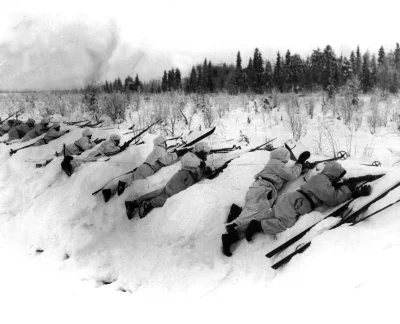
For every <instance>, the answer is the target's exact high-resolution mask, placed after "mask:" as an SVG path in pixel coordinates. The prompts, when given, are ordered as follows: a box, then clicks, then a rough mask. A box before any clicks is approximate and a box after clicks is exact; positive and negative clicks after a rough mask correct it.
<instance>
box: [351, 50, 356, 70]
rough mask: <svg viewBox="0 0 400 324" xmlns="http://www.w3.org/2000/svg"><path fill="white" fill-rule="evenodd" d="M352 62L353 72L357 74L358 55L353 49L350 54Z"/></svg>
mask: <svg viewBox="0 0 400 324" xmlns="http://www.w3.org/2000/svg"><path fill="white" fill-rule="evenodd" d="M350 64H351V74H352V75H356V74H357V63H356V56H355V55H354V52H353V51H352V52H351V54H350Z"/></svg>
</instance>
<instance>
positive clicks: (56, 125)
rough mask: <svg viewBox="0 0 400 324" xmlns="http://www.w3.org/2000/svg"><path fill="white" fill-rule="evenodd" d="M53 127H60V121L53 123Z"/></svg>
mask: <svg viewBox="0 0 400 324" xmlns="http://www.w3.org/2000/svg"><path fill="white" fill-rule="evenodd" d="M51 126H52V127H53V128H57V127H60V123H53V125H51Z"/></svg>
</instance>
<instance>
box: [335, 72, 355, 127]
mask: <svg viewBox="0 0 400 324" xmlns="http://www.w3.org/2000/svg"><path fill="white" fill-rule="evenodd" d="M358 89H359V81H358V80H357V79H352V80H350V81H348V82H347V83H346V85H345V86H344V87H343V95H342V97H341V98H340V101H339V107H340V111H341V113H342V116H343V122H344V124H345V125H347V126H349V125H351V121H352V119H353V117H354V115H355V114H356V113H357V112H358V111H359V98H358Z"/></svg>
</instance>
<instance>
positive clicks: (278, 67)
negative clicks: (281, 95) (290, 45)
mask: <svg viewBox="0 0 400 324" xmlns="http://www.w3.org/2000/svg"><path fill="white" fill-rule="evenodd" d="M283 78H284V74H283V68H282V60H281V54H280V53H279V52H278V54H277V56H276V63H275V69H274V84H275V86H277V87H278V89H279V91H280V92H283V86H284V83H285V80H284V79H283Z"/></svg>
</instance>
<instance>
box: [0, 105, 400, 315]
mask: <svg viewBox="0 0 400 324" xmlns="http://www.w3.org/2000/svg"><path fill="white" fill-rule="evenodd" d="M239 116H240V114H239V113H238V114H237V116H236V115H235V114H232V115H231V117H230V118H228V119H226V120H224V121H223V122H221V123H222V125H221V126H220V127H219V128H217V130H216V132H215V134H213V135H212V136H210V138H208V142H209V143H210V144H211V145H213V147H227V146H231V145H232V142H225V143H223V144H221V143H222V142H223V141H228V140H230V139H232V137H235V136H236V137H235V138H236V139H237V138H238V137H239V136H238V135H239V130H240V129H242V130H243V132H244V133H245V134H246V135H247V136H249V138H250V140H251V141H250V142H251V144H250V145H249V147H255V146H257V145H259V144H261V143H262V142H264V141H265V138H266V137H268V138H273V137H278V139H276V140H275V141H274V142H273V143H274V145H275V146H276V147H277V146H279V145H282V144H283V143H284V142H285V141H287V140H288V139H290V137H291V135H290V132H289V131H288V130H287V128H285V127H284V126H283V125H276V124H273V123H270V124H268V125H263V124H262V123H258V121H257V123H255V122H254V123H255V124H254V125H247V123H246V121H245V120H240V118H239ZM254 120H256V119H254ZM68 128H70V129H71V130H72V131H71V132H70V133H68V134H67V135H65V136H63V137H62V138H60V139H58V140H55V141H53V142H51V143H50V144H49V145H46V146H42V147H38V148H27V149H25V150H21V151H19V152H18V153H17V154H14V155H13V156H12V157H10V155H9V149H10V147H9V146H6V145H4V144H0V190H1V198H0V228H1V234H2V243H3V249H2V250H1V254H2V256H3V255H4V258H5V260H10V261H8V262H9V263H11V262H12V261H11V260H12V256H11V255H10V254H11V253H10V251H9V249H8V248H4V244H7V245H10V246H19V247H20V248H21V250H22V251H19V252H18V253H19V254H21V253H24V254H28V255H30V256H29V257H27V258H28V259H29V260H28V259H27V260H25V259H24V257H21V260H22V261H21V262H22V263H21V264H15V265H14V264H13V267H12V268H6V269H2V272H1V274H2V275H3V277H5V278H7V277H8V276H12V275H13V274H12V272H13V269H14V268H16V269H24V268H28V267H30V265H32V264H35V266H32V269H34V270H33V272H34V273H33V274H32V275H33V277H35V276H38V277H40V278H42V279H41V280H45V279H44V277H43V276H41V275H40V272H41V270H39V269H40V268H41V267H42V266H41V265H43V267H45V268H46V269H50V270H49V271H50V272H51V273H52V274H54V273H53V270H54V269H58V270H61V271H57V272H56V273H57V275H56V278H55V279H54V281H53V279H52V278H51V276H52V275H51V274H50V272H49V275H48V276H49V277H50V279H49V282H48V284H49V287H48V288H46V290H45V292H44V294H48V295H52V294H57V292H55V291H54V290H52V288H51V287H50V286H51V284H52V283H53V282H54V285H56V282H64V284H65V286H64V284H63V286H62V287H59V289H60V290H62V291H64V292H65V294H66V295H67V296H69V295H70V294H71V295H73V294H74V291H79V292H81V291H82V296H85V297H87V298H88V299H92V298H93V299H94V300H95V301H98V303H99V305H103V303H106V304H107V303H110V300H109V299H107V298H106V297H104V296H109V295H110V294H111V295H112V296H113V297H112V298H114V296H116V297H115V298H117V300H118V301H116V303H121V304H123V305H124V306H125V303H126V301H127V297H126V296H131V297H130V298H133V299H134V300H135V301H136V300H137V301H138V304H137V305H143V304H144V305H146V303H143V300H145V301H149V300H150V298H152V299H154V301H153V303H154V304H156V305H160V307H161V310H162V311H165V312H167V313H168V310H169V309H174V307H176V304H174V302H175V301H176V300H178V302H177V303H178V304H179V305H184V306H185V311H187V312H192V313H190V316H191V317H190V321H191V322H192V321H195V322H196V321H200V319H201V320H206V317H207V316H206V314H202V313H203V312H204V309H209V310H210V311H215V312H218V313H219V314H220V315H221V316H220V317H221V320H223V319H224V318H225V316H224V313H223V312H225V310H227V311H228V312H229V313H230V315H232V313H233V314H234V315H235V318H236V319H237V320H245V318H246V317H247V316H246V314H247V313H248V312H254V314H253V313H252V314H250V315H249V316H250V318H261V317H262V318H265V319H266V320H282V317H283V318H284V319H288V318H293V319H295V318H305V317H306V316H308V319H309V321H310V322H313V321H314V320H315V322H318V321H319V322H321V321H323V322H330V320H332V321H333V319H336V320H338V319H341V320H343V318H340V317H335V316H334V314H333V315H332V313H331V312H332V310H336V309H338V308H340V306H341V305H342V301H343V302H344V303H345V302H347V301H352V304H351V307H354V305H360V306H361V304H362V303H365V304H366V305H370V304H372V299H371V300H370V299H369V298H373V299H374V300H375V298H376V297H375V296H376V295H375V294H378V295H377V296H382V295H383V296H385V300H386V301H388V305H390V298H389V291H390V290H391V289H395V288H397V285H398V284H397V282H398V281H397V280H396V278H397V275H396V274H397V273H398V270H399V267H400V265H399V262H398V261H397V257H396V255H398V252H399V251H398V247H399V246H400V245H399V238H398V235H397V233H398V230H399V229H398V227H399V226H400V222H399V221H398V217H396V214H398V212H399V210H398V208H399V207H398V206H396V207H392V208H390V209H389V210H387V211H385V212H383V213H381V214H380V215H379V216H378V215H377V216H376V217H374V218H371V219H370V220H368V221H366V222H364V223H361V224H359V225H357V226H354V227H348V226H343V227H341V228H338V229H336V230H334V231H326V232H324V233H323V234H321V235H320V236H319V237H317V238H316V239H315V240H313V244H312V246H311V247H310V248H309V249H308V250H307V251H306V252H305V253H304V254H302V255H301V256H297V257H295V258H294V259H293V260H292V261H291V263H290V264H288V265H287V266H285V267H284V268H282V269H281V270H279V271H277V272H276V271H274V270H272V269H271V268H270V266H271V265H272V263H273V260H269V259H267V258H266V257H265V253H267V252H268V251H269V250H270V249H271V248H272V247H273V246H275V245H276V244H277V243H278V242H283V241H284V240H285V239H287V238H289V237H291V236H292V235H293V234H294V233H297V232H298V231H299V230H301V229H302V228H305V227H308V226H309V225H310V224H312V223H314V222H315V221H317V220H319V219H320V217H321V213H320V212H313V213H310V214H308V215H305V216H304V217H302V218H300V220H299V222H298V223H297V224H296V225H295V226H294V227H293V228H291V229H289V230H287V231H286V232H284V233H282V234H280V235H278V236H277V241H274V240H273V239H272V238H270V237H268V236H264V235H256V236H255V239H254V240H253V242H252V243H250V244H249V243H247V242H246V241H242V242H240V243H239V244H237V246H236V247H234V255H233V257H232V258H226V257H225V256H223V254H222V253H221V234H222V233H224V231H225V229H224V222H225V220H226V217H227V214H228V212H229V208H230V206H231V204H232V203H236V204H238V205H240V206H242V205H243V203H244V197H245V194H246V192H247V190H248V188H249V186H250V185H251V183H252V182H253V180H254V179H253V176H254V174H256V173H257V172H258V171H259V170H260V169H261V168H262V167H263V166H264V164H265V163H266V162H267V161H268V159H269V152H266V151H257V152H253V153H245V154H243V153H244V152H245V149H247V148H245V147H243V149H242V150H241V151H236V152H232V153H229V154H226V155H223V156H222V155H215V156H211V157H210V158H209V161H208V163H209V164H211V165H213V166H219V165H221V164H222V163H223V162H224V161H226V160H228V159H230V158H232V157H235V156H239V155H240V157H239V158H237V159H235V160H234V161H232V163H230V164H229V166H228V168H227V169H225V171H224V172H223V173H222V174H221V175H220V176H219V177H218V178H216V179H214V180H203V181H201V182H200V183H198V184H196V185H194V186H192V187H191V188H189V189H187V190H185V191H183V192H181V193H179V194H177V195H176V196H174V197H172V198H170V199H168V201H167V203H166V204H165V206H164V207H163V208H158V209H155V210H153V211H152V212H151V213H150V214H149V215H148V216H147V217H146V218H144V219H133V220H132V221H129V220H128V219H127V217H126V214H125V207H124V200H125V198H126V197H127V196H128V195H132V194H136V195H140V194H143V193H146V192H148V191H151V190H154V189H157V188H161V187H162V186H164V185H165V184H166V182H167V181H168V180H169V179H170V177H171V176H172V175H173V174H174V173H175V172H176V171H177V170H178V169H179V168H180V165H179V163H176V164H175V165H172V166H169V167H166V168H163V169H162V170H161V171H160V172H158V173H157V174H156V175H154V176H152V177H150V178H148V179H146V180H143V181H138V182H137V183H135V184H134V185H133V186H132V187H130V188H129V189H128V190H126V192H125V193H124V194H123V195H122V196H121V197H114V198H112V199H111V200H110V201H109V202H108V203H107V204H105V203H104V201H103V198H102V195H101V193H100V194H98V195H96V196H93V195H92V192H93V191H95V190H97V189H99V188H100V187H101V186H102V185H104V184H105V183H106V182H107V181H108V180H109V179H111V178H113V177H115V176H117V175H119V174H123V173H125V172H128V171H130V170H132V169H133V168H135V167H136V166H138V165H140V164H141V163H142V162H143V161H144V159H145V157H146V156H147V154H148V153H149V152H150V151H151V149H152V140H153V138H154V136H155V135H151V134H148V135H146V136H145V137H144V141H145V144H144V145H140V146H136V147H134V146H133V147H130V148H129V149H128V150H126V151H125V152H123V153H122V154H120V155H118V156H115V157H112V158H111V160H110V161H109V162H101V161H99V162H94V163H90V164H86V165H83V166H82V167H80V168H78V169H77V170H76V172H75V173H74V174H73V175H72V176H71V177H68V176H66V175H65V173H64V172H62V171H61V168H60V163H61V160H62V158H61V157H60V158H54V160H53V161H52V162H51V163H50V164H49V165H48V166H47V167H45V168H43V169H36V168H35V162H26V161H33V160H40V159H43V158H44V159H46V158H47V157H49V156H53V155H54V153H55V152H56V151H61V148H62V144H63V143H67V144H68V143H72V142H73V141H74V140H77V139H78V138H79V137H80V134H81V132H82V129H75V128H74V127H68ZM114 132H117V133H118V134H121V135H122V134H123V133H124V132H126V130H125V129H119V130H115V131H114V130H96V129H95V130H94V131H93V133H94V134H93V138H96V137H99V138H108V137H109V135H110V134H111V133H114ZM203 132H204V130H203V131H201V132H200V131H196V132H193V133H191V134H190V135H188V137H187V138H188V140H190V139H192V138H194V137H196V136H198V135H199V133H200V134H201V133H203ZM177 133H180V132H177ZM185 135H186V134H185ZM129 137H130V136H129V135H125V136H123V139H122V142H123V141H124V140H126V139H128V138H129ZM313 140H314V138H313V134H312V130H311V131H310V133H309V134H308V135H307V137H306V138H304V139H303V140H302V141H303V144H304V145H305V146H306V147H308V148H310V150H311V151H312V152H313ZM359 140H360V141H361V140H362V139H361V138H360V139H359ZM393 141H394V140H392V142H390V141H382V142H380V144H379V145H381V146H380V147H379V150H377V155H372V156H371V159H367V162H368V163H370V162H371V160H375V159H376V160H378V159H379V158H380V157H382V156H383V157H385V156H388V155H386V154H389V153H387V152H389V151H388V148H389V147H390V146H393V145H394V144H393ZM29 143H30V142H28V143H26V144H29ZM227 143H229V145H226V144H227ZM385 145H386V146H385ZM21 146H23V145H21V144H14V145H12V148H14V149H15V148H18V147H21ZM382 152H384V153H382ZM86 154H89V152H87V153H86V152H85V153H84V154H83V156H85V155H86ZM241 154H242V155H241ZM323 158H324V156H318V155H315V154H313V155H312V157H311V158H310V160H311V161H315V160H320V159H323ZM325 158H326V157H325ZM29 159H31V160H29ZM364 161H365V159H364V160H363V161H361V160H360V159H359V158H358V157H353V158H351V159H349V160H347V161H343V162H342V163H343V166H344V167H345V168H346V169H347V171H348V173H347V176H359V175H364V174H366V173H368V174H371V173H372V174H379V173H382V172H388V171H391V170H392V169H390V165H391V164H390V163H386V161H383V160H382V159H381V162H382V164H383V166H384V167H383V168H372V167H367V166H360V163H364ZM317 169H318V168H317ZM320 171H321V168H319V169H318V170H314V171H313V172H320ZM307 176H309V175H307ZM307 176H306V178H307ZM387 179H388V180H387V181H385V182H379V185H378V186H377V187H374V192H373V195H375V192H379V190H381V189H384V188H385V187H388V186H390V184H391V183H394V182H396V181H400V173H399V172H398V171H391V176H390V177H389V176H388V177H387ZM116 181H117V180H116ZM304 181H305V180H304V178H303V177H302V178H299V179H298V180H297V181H295V182H294V183H292V184H291V185H290V186H288V187H287V188H286V191H288V190H295V189H296V188H298V187H299V186H300V185H301V184H302V183H303V182H304ZM399 193H400V192H399V191H398V190H397V191H395V192H393V194H391V195H388V196H387V197H386V198H385V199H384V200H382V201H381V202H380V203H379V204H376V205H373V206H372V207H371V208H370V210H369V211H368V213H369V212H372V211H374V210H376V209H378V208H380V207H382V204H385V203H389V202H392V201H393V200H395V199H396V197H398V195H399ZM360 201H361V200H360ZM354 207H355V208H357V206H354ZM326 222H332V219H328V220H326ZM327 224H328V223H324V224H322V225H321V226H323V225H324V226H326V225H327ZM12 253H14V252H12ZM7 258H8V259H7ZM32 260H37V261H38V262H36V261H32ZM46 262H51V263H50V264H51V265H49V264H48V263H46ZM9 263H7V262H6V264H9ZM14 266H15V267H14ZM383 269H385V270H383ZM23 272H24V271H23V270H21V272H17V277H20V278H23V277H24V273H23ZM45 273H47V271H45ZM382 274H384V278H382ZM77 278H79V279H81V280H84V281H83V282H84V283H82V282H80V281H79V284H76V285H75V284H73V283H72V282H75V281H78V280H77ZM393 281H395V283H393ZM380 283H382V284H380ZM390 284H392V287H390ZM25 285H26V286H27V287H28V289H35V288H34V287H35V286H32V287H31V286H30V283H25V282H24V281H23V280H22V281H21V282H20V283H19V284H18V286H19V287H21V286H22V287H24V286H25ZM43 285H44V283H43ZM69 285H71V287H73V288H71V289H70V288H69ZM80 285H83V286H82V287H80ZM393 285H394V287H393ZM38 286H42V282H41V283H39V284H38ZM88 286H89V288H88ZM93 287H99V289H96V290H94V292H93V291H92V289H93ZM12 289H13V288H12V284H10V285H9V287H8V288H7V291H8V294H11V292H12ZM57 290H58V289H57ZM122 292H133V293H134V294H123V293H122ZM103 294H104V295H103ZM18 296H20V295H18V294H17V295H16V297H15V298H17V297H18ZM94 296H97V297H94ZM98 296H101V297H98ZM122 296H123V297H122ZM103 297H104V299H102V298H103ZM199 297H202V299H201V300H198V298H199ZM29 298H32V299H34V296H33V294H29ZM29 298H28V297H26V299H27V300H28V299H29ZM175 298H178V299H175ZM353 298H354V299H355V300H353ZM67 299H68V297H67ZM83 300H84V297H82V298H78V301H82V303H83ZM310 301H312V303H311V304H310ZM325 301H326V302H329V303H330V304H326V302H325ZM38 304H40V303H39V302H38ZM132 304H133V305H134V302H132V300H130V301H129V303H127V307H133V306H132ZM112 305H113V303H112ZM236 305H243V308H242V309H237V307H234V306H236ZM106 306H107V305H106ZM167 306H170V308H169V307H167ZM250 306H251V307H250ZM328 306H329V307H328ZM38 307H39V306H38ZM73 307H77V308H78V309H79V308H82V305H79V302H74V303H73ZM117 307H118V306H117ZM239 307H240V306H239ZM316 307H320V309H319V310H320V311H318V310H317V309H316ZM138 308H139V309H138V310H136V309H135V310H134V311H132V312H135V311H138V312H139V313H144V312H145V309H146V310H148V314H147V316H151V318H153V317H154V316H156V315H160V316H161V315H164V314H163V313H162V311H160V313H159V314H151V313H152V312H154V309H152V308H149V307H147V308H146V307H145V308H143V309H140V307H138ZM383 308H386V305H383V306H382V307H381V308H380V309H383ZM290 310H293V312H292V313H290V314H288V312H289V311H290ZM325 311H326V312H329V314H328V313H324V312H325ZM368 311H371V309H369V310H368ZM364 312H365V313H364V314H366V313H367V312H366V311H365V309H364ZM167 313H165V314H167ZM149 314H151V315H149ZM183 314H186V313H185V312H184V313H183ZM341 314H342V315H343V313H341ZM387 314H388V313H385V315H387ZM180 315H182V314H180ZM351 315H352V316H353V315H354V312H353V313H352V314H351ZM370 315H371V316H372V317H370V318H373V314H371V313H370ZM169 316H172V315H170V314H169V313H168V315H165V318H170V317H169ZM188 316H189V315H188ZM321 316H322V317H321ZM161 317H162V316H161ZM179 317H180V316H179V315H177V317H176V319H178V318H179ZM182 317H183V321H189V320H188V317H187V316H186V317H185V316H184V315H182ZM328 317H329V318H328ZM366 317H367V316H366ZM228 318H229V316H228ZM360 318H363V316H362V315H359V316H358V318H355V319H360ZM103 319H104V318H103ZM211 319H213V320H215V319H217V317H215V316H211ZM345 319H346V320H351V319H353V318H352V317H351V316H350V317H347V318H345ZM385 322H390V321H385Z"/></svg>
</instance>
